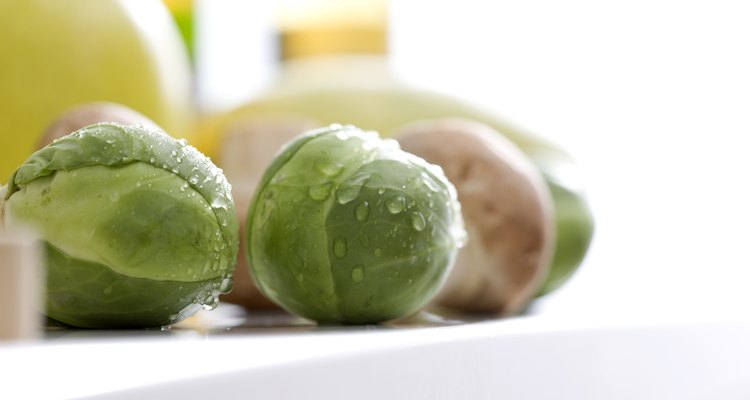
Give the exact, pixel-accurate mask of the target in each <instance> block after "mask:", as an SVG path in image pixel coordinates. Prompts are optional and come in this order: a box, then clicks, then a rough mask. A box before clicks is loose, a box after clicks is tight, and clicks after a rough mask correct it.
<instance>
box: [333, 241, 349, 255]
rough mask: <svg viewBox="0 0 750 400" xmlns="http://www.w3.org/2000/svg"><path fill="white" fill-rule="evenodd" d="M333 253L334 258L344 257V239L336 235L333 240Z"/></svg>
mask: <svg viewBox="0 0 750 400" xmlns="http://www.w3.org/2000/svg"><path fill="white" fill-rule="evenodd" d="M333 255H334V256H336V258H344V256H345V255H346V239H344V238H342V237H337V238H336V239H334V240H333Z"/></svg>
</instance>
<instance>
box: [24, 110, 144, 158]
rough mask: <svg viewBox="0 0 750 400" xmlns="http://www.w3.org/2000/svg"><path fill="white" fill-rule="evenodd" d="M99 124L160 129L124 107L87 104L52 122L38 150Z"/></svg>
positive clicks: (41, 139) (40, 140)
mask: <svg viewBox="0 0 750 400" xmlns="http://www.w3.org/2000/svg"><path fill="white" fill-rule="evenodd" d="M99 122H117V123H120V124H124V125H131V124H142V125H144V126H146V127H149V128H158V126H157V125H156V123H155V122H153V121H151V120H150V119H149V118H147V117H146V116H144V115H143V114H141V113H139V112H137V111H135V110H133V109H131V108H129V107H126V106H124V105H121V104H117V103H109V102H96V103H87V104H83V105H80V106H76V107H74V108H71V109H69V110H67V111H64V112H63V113H62V114H60V115H59V116H58V117H57V119H55V120H54V121H52V123H51V124H50V125H49V126H48V127H47V129H46V130H45V131H44V134H43V135H42V136H41V138H39V141H38V142H37V148H38V149H41V148H42V147H44V146H46V145H48V144H50V143H52V142H53V141H54V140H55V139H58V138H61V137H63V136H65V135H67V134H69V133H72V132H75V131H77V130H78V129H81V128H84V127H86V126H89V125H93V124H96V123H99Z"/></svg>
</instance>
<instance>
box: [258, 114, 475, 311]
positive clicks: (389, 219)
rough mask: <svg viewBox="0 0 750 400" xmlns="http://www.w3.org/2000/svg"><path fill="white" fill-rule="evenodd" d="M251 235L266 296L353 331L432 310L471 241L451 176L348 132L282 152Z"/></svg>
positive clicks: (332, 132)
mask: <svg viewBox="0 0 750 400" xmlns="http://www.w3.org/2000/svg"><path fill="white" fill-rule="evenodd" d="M246 234H247V241H246V243H247V253H248V259H249V264H250V266H251V272H252V275H253V277H254V279H255V280H256V282H257V283H258V286H259V288H260V290H261V291H262V292H263V293H264V294H265V295H266V296H268V297H269V298H270V299H271V300H273V301H274V302H276V303H278V304H279V305H280V306H282V307H283V308H285V309H287V310H289V311H291V312H293V313H296V314H298V315H301V316H303V317H306V318H309V319H312V320H315V321H318V322H321V323H352V324H363V323H375V322H380V321H385V320H390V319H394V318H398V317H402V316H406V315H409V314H411V313H413V312H415V311H417V310H418V309H419V308H420V307H422V306H423V305H425V304H426V303H427V302H428V301H429V300H431V299H432V297H433V296H434V295H435V294H436V293H437V291H438V289H439V288H440V287H441V285H442V284H443V283H444V281H445V279H446V277H447V274H448V272H449V270H450V268H451V266H452V264H453V261H454V258H455V256H456V253H457V249H458V248H459V247H460V246H461V244H462V241H463V240H464V238H465V231H464V229H463V222H462V220H461V211H460V207H459V204H458V201H457V200H456V193H455V189H454V188H453V185H451V183H450V182H448V180H447V179H446V178H445V176H444V175H443V173H442V170H440V169H439V168H438V167H435V166H432V165H430V164H428V163H426V162H425V161H424V160H422V159H421V158H418V157H416V156H414V155H411V154H408V153H406V152H403V151H401V150H400V148H399V147H398V144H397V142H395V141H394V140H392V139H386V140H381V139H380V138H379V137H378V135H377V134H376V133H374V132H364V131H362V130H360V129H357V128H355V127H352V126H340V125H332V126H330V127H328V128H322V129H319V130H314V131H311V132H308V133H306V134H303V135H301V136H299V137H297V138H296V139H294V140H293V141H292V142H290V143H289V144H287V146H286V147H284V148H283V149H282V151H281V152H280V153H279V154H278V155H277V156H276V158H275V160H274V161H273V163H272V164H271V165H270V166H269V168H268V169H267V170H266V173H265V175H264V176H263V178H262V180H261V182H260V185H259V187H258V190H257V191H256V194H255V197H254V200H253V202H252V204H251V206H250V211H249V213H248V219H247V224H246Z"/></svg>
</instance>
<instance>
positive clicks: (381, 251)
mask: <svg viewBox="0 0 750 400" xmlns="http://www.w3.org/2000/svg"><path fill="white" fill-rule="evenodd" d="M373 254H375V257H380V256H382V255H383V250H380V247H378V248H376V249H375V251H374V252H373Z"/></svg>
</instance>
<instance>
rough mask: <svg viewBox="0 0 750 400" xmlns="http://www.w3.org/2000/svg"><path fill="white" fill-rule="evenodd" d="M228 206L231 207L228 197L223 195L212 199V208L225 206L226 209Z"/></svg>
mask: <svg viewBox="0 0 750 400" xmlns="http://www.w3.org/2000/svg"><path fill="white" fill-rule="evenodd" d="M228 207H229V203H228V202H227V199H225V198H224V196H223V195H218V196H214V197H213V198H212V199H211V208H223V209H225V210H226V209H227V208H228Z"/></svg>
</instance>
